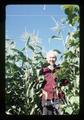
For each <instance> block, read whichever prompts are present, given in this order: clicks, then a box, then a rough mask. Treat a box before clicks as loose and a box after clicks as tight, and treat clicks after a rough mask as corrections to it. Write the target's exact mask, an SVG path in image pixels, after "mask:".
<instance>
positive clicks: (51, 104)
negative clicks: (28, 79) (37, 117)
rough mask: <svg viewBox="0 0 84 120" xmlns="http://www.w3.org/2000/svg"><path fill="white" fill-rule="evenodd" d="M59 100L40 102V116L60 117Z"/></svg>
mask: <svg viewBox="0 0 84 120" xmlns="http://www.w3.org/2000/svg"><path fill="white" fill-rule="evenodd" d="M62 114H63V113H62V111H61V109H60V101H59V100H54V101H53V100H42V115H62Z"/></svg>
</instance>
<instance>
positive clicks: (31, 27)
mask: <svg viewBox="0 0 84 120" xmlns="http://www.w3.org/2000/svg"><path fill="white" fill-rule="evenodd" d="M65 18H66V15H65V13H64V11H63V9H62V8H61V5H41V4H40V5H7V6H6V21H5V27H6V31H5V32H6V34H5V35H6V38H7V39H12V40H13V41H15V42H16V47H17V48H18V49H21V48H23V47H24V40H23V38H22V35H23V33H24V32H29V33H32V32H33V33H35V34H38V37H39V38H40V39H39V40H40V42H41V45H42V47H43V49H44V50H45V51H49V50H51V49H58V50H59V51H61V52H62V53H63V51H64V45H63V42H64V41H65V39H66V36H67V32H68V28H67V26H66V27H65V26H63V28H62V25H61V21H62V20H63V19H65ZM55 26H60V27H61V29H62V33H61V34H62V36H63V40H55V39H52V40H51V41H50V38H51V37H52V36H53V35H55V34H56V31H54V30H53V28H54V27H55ZM49 41H50V42H49Z"/></svg>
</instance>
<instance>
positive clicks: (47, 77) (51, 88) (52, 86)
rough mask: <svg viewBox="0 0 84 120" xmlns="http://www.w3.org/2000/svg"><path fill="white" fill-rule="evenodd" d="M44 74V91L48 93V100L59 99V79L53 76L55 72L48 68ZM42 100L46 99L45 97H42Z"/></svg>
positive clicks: (43, 71) (44, 69)
mask: <svg viewBox="0 0 84 120" xmlns="http://www.w3.org/2000/svg"><path fill="white" fill-rule="evenodd" d="M55 69H56V67H55ZM42 73H43V75H44V82H45V84H44V85H43V88H42V89H43V90H45V91H46V92H47V95H48V98H47V99H53V98H58V96H57V91H56V86H57V85H56V80H57V78H56V77H54V76H53V72H52V71H51V70H50V69H49V68H48V67H45V68H43V70H42ZM42 98H43V99H44V96H42Z"/></svg>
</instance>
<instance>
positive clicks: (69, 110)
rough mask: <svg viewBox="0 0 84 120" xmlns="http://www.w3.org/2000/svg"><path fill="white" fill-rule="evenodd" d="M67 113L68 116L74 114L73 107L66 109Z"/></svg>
mask: <svg viewBox="0 0 84 120" xmlns="http://www.w3.org/2000/svg"><path fill="white" fill-rule="evenodd" d="M65 112H66V113H68V114H72V112H73V110H72V107H67V108H66V109H65Z"/></svg>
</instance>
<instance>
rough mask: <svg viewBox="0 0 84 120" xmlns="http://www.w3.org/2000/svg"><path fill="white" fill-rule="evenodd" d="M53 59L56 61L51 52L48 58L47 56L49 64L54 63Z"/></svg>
mask: <svg viewBox="0 0 84 120" xmlns="http://www.w3.org/2000/svg"><path fill="white" fill-rule="evenodd" d="M55 61H56V56H55V55H53V54H51V55H50V56H49V58H48V63H49V64H50V65H54V64H55Z"/></svg>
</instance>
